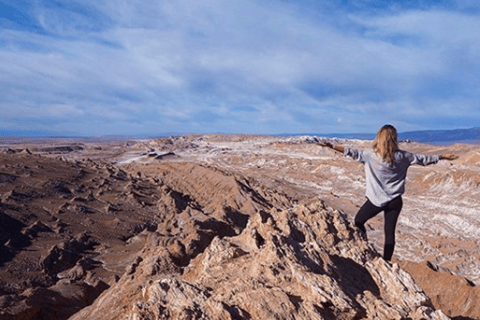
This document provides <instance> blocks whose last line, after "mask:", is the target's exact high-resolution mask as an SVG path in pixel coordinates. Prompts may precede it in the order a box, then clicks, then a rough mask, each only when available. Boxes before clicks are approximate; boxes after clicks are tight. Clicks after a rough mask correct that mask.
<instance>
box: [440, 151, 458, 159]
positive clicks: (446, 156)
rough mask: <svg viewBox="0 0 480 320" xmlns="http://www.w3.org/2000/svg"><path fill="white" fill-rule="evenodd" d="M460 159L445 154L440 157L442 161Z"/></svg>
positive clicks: (450, 154) (451, 154)
mask: <svg viewBox="0 0 480 320" xmlns="http://www.w3.org/2000/svg"><path fill="white" fill-rule="evenodd" d="M455 159H458V156H456V155H454V154H453V153H444V154H442V155H441V156H440V160H455Z"/></svg>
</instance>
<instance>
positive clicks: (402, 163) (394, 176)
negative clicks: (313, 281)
mask: <svg viewBox="0 0 480 320" xmlns="http://www.w3.org/2000/svg"><path fill="white" fill-rule="evenodd" d="M344 155H345V156H350V157H352V158H353V159H355V160H357V161H359V162H361V163H363V164H365V177H366V179H367V190H366V194H365V195H366V197H367V198H368V199H369V200H370V202H372V203H373V204H374V205H376V206H377V207H383V206H384V205H386V204H387V203H388V202H389V201H390V200H393V199H395V198H396V197H398V196H401V195H402V194H403V193H404V192H405V179H406V177H407V170H408V167H409V166H410V165H411V164H420V165H423V166H426V165H429V164H431V163H437V162H438V161H439V160H440V156H439V155H431V156H425V155H419V154H414V153H410V152H407V151H403V150H398V151H396V152H395V155H394V158H395V160H394V161H393V163H392V164H389V163H387V162H385V161H383V159H382V158H381V157H379V156H377V155H376V154H375V152H373V151H372V150H357V149H352V148H347V147H345V152H344Z"/></svg>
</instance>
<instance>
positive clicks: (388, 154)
mask: <svg viewBox="0 0 480 320" xmlns="http://www.w3.org/2000/svg"><path fill="white" fill-rule="evenodd" d="M372 147H373V151H374V152H375V153H376V154H377V155H378V156H379V157H380V158H382V159H383V160H384V161H385V162H387V163H390V164H392V163H393V160H394V155H395V151H397V150H398V134H397V129H395V127H394V126H392V125H390V124H386V125H384V126H383V127H381V128H380V130H378V132H377V135H376V136H375V140H373V145H372Z"/></svg>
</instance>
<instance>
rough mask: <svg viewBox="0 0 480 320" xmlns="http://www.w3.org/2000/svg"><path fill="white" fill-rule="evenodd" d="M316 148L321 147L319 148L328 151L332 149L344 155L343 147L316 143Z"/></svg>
mask: <svg viewBox="0 0 480 320" xmlns="http://www.w3.org/2000/svg"><path fill="white" fill-rule="evenodd" d="M317 145H318V146H321V147H328V148H330V149H333V150H335V151H338V152H341V153H344V152H345V147H343V146H334V145H332V144H331V143H330V142H318V143H317Z"/></svg>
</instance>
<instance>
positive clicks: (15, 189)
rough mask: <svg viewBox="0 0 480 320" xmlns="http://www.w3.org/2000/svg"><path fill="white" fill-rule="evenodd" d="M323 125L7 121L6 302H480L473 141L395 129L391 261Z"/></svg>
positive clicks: (458, 309) (105, 309)
mask: <svg viewBox="0 0 480 320" xmlns="http://www.w3.org/2000/svg"><path fill="white" fill-rule="evenodd" d="M322 139H323V138H321V137H315V136H297V137H274V136H247V135H189V136H175V137H167V138H161V139H144V140H140V139H136V140H135V139H93V138H92V139H39V138H38V139H19V138H3V139H0V319H9V320H10V319H16V320H19V319H69V318H70V319H448V318H453V319H480V303H479V302H480V289H479V287H478V285H479V284H480V252H479V251H478V245H479V240H478V239H479V236H480V219H479V217H478V215H479V213H480V175H479V172H480V146H479V145H474V144H454V145H448V146H438V145H437V146H432V145H427V144H417V143H402V144H401V148H402V149H405V150H408V151H411V152H415V153H421V154H442V153H446V152H453V153H455V154H456V155H458V156H459V158H458V159H457V160H454V161H445V160H442V161H440V162H439V163H438V164H435V165H431V166H427V167H420V166H412V167H411V168H410V169H409V175H408V180H407V191H406V193H405V195H404V206H403V210H402V213H401V215H400V218H399V222H398V226H397V246H396V250H395V253H394V259H393V261H392V263H389V262H385V261H384V260H383V259H382V258H381V256H380V254H379V252H380V253H381V252H382V247H383V216H382V215H379V216H378V217H376V218H374V219H373V220H371V222H369V223H368V225H367V231H368V240H367V239H364V238H363V237H362V236H361V235H360V234H359V233H358V232H357V230H355V228H354V227H353V223H352V222H353V218H354V216H355V213H356V212H357V210H358V209H359V207H360V206H361V205H362V204H363V202H364V199H365V198H364V192H365V175H364V171H363V166H362V165H361V164H360V163H357V162H355V161H353V160H352V159H350V158H346V157H343V155H340V154H338V153H335V152H334V151H332V150H330V149H327V148H322V147H319V146H317V145H316V142H318V141H320V140H322ZM329 141H331V142H333V143H334V144H343V145H347V146H350V147H355V148H369V147H370V142H369V141H360V140H339V139H329Z"/></svg>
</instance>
